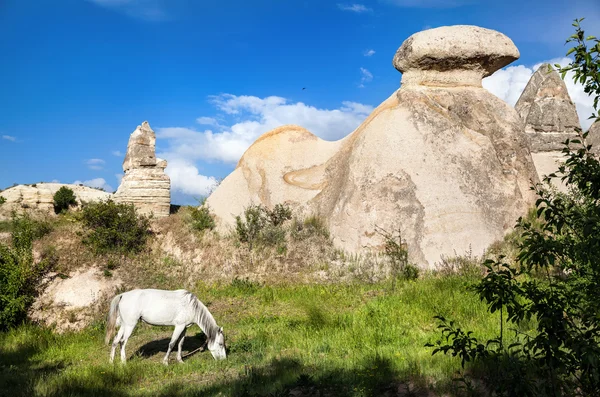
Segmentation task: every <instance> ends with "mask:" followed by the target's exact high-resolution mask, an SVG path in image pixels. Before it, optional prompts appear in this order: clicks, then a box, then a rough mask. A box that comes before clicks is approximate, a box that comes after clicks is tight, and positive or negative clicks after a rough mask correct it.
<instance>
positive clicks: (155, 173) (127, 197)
mask: <svg viewBox="0 0 600 397" xmlns="http://www.w3.org/2000/svg"><path fill="white" fill-rule="evenodd" d="M155 150H156V135H155V134H154V131H153V130H152V129H151V128H150V125H149V124H148V122H147V121H144V122H143V123H142V125H139V126H138V127H137V128H136V129H135V131H133V133H132V134H131V136H130V137H129V143H128V145H127V154H126V155H125V160H124V161H123V171H124V172H125V175H124V176H123V179H122V180H121V184H120V185H119V188H118V189H117V191H116V192H115V195H114V198H115V201H116V202H120V203H127V204H133V205H134V206H135V207H136V209H137V210H138V212H139V213H140V214H143V215H150V214H153V215H154V216H155V217H158V218H160V217H165V216H169V209H170V205H171V180H170V178H169V176H168V175H167V174H165V168H166V167H167V162H166V160H162V159H159V158H157V157H156V154H155Z"/></svg>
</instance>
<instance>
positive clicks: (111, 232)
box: [81, 199, 150, 255]
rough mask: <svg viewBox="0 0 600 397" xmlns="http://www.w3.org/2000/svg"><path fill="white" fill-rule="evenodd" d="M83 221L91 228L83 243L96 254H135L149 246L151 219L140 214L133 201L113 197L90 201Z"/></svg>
mask: <svg viewBox="0 0 600 397" xmlns="http://www.w3.org/2000/svg"><path fill="white" fill-rule="evenodd" d="M81 220H82V222H83V224H84V226H85V227H87V228H88V229H89V232H88V233H87V234H86V235H85V236H84V239H83V242H84V243H85V244H87V245H89V246H90V247H92V249H93V251H94V252H95V253H96V254H105V253H116V254H121V255H128V254H134V253H138V252H140V251H141V250H142V249H143V248H144V246H145V245H146V239H147V237H148V230H149V227H150V222H149V220H148V218H147V217H145V216H140V215H138V214H137V212H136V210H135V207H134V206H133V204H123V203H119V204H117V203H115V202H114V201H112V200H110V199H109V200H107V201H100V202H95V203H90V204H88V205H86V206H85V207H84V208H83V210H82V213H81Z"/></svg>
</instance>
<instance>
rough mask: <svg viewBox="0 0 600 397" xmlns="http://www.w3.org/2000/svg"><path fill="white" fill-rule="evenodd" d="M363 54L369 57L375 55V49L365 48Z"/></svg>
mask: <svg viewBox="0 0 600 397" xmlns="http://www.w3.org/2000/svg"><path fill="white" fill-rule="evenodd" d="M363 55H364V56H366V57H370V56H373V55H375V50H366V51H365V52H363Z"/></svg>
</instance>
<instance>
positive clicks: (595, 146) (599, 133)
mask: <svg viewBox="0 0 600 397" xmlns="http://www.w3.org/2000/svg"><path fill="white" fill-rule="evenodd" d="M586 143H587V144H588V145H592V153H594V154H596V155H598V154H600V120H596V121H595V122H594V124H592V125H591V126H590V129H589V130H588V135H587V139H586Z"/></svg>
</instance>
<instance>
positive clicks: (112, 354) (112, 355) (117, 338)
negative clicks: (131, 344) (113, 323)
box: [110, 327, 123, 363]
mask: <svg viewBox="0 0 600 397" xmlns="http://www.w3.org/2000/svg"><path fill="white" fill-rule="evenodd" d="M122 337H123V327H120V328H119V331H118V332H117V336H115V339H113V342H112V347H111V349H110V362H111V363H112V362H113V360H114V359H115V350H116V349H117V345H118V344H119V342H121V338H122Z"/></svg>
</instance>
